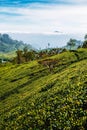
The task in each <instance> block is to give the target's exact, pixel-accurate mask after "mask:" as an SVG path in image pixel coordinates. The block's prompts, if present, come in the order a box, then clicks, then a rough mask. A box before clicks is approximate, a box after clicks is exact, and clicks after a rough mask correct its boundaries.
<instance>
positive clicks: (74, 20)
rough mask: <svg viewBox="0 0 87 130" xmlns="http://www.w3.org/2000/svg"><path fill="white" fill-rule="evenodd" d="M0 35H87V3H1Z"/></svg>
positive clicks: (52, 0) (6, 0) (63, 0)
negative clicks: (5, 33) (0, 33)
mask: <svg viewBox="0 0 87 130" xmlns="http://www.w3.org/2000/svg"><path fill="white" fill-rule="evenodd" d="M0 32H2V33H3V32H11V33H33V34H34V33H35V34H38V33H42V34H61V33H63V34H74V33H83V34H86V33H87V0H0Z"/></svg>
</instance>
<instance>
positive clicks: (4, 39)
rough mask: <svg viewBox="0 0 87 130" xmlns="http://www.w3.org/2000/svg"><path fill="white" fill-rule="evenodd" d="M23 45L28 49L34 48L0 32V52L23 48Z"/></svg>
mask: <svg viewBox="0 0 87 130" xmlns="http://www.w3.org/2000/svg"><path fill="white" fill-rule="evenodd" d="M24 47H27V48H28V49H29V50H31V49H34V48H33V47H32V46H31V45H30V44H26V43H24V42H23V41H18V40H13V39H12V38H11V37H10V36H9V35H8V34H0V52H3V53H8V52H12V51H16V50H18V49H20V50H23V49H24Z"/></svg>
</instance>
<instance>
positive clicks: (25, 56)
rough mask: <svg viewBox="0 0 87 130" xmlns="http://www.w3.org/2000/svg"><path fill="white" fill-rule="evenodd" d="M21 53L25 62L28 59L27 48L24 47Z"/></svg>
mask: <svg viewBox="0 0 87 130" xmlns="http://www.w3.org/2000/svg"><path fill="white" fill-rule="evenodd" d="M23 52H24V54H23V56H24V58H25V61H26V62H27V61H28V59H29V58H28V48H27V47H24V49H23Z"/></svg>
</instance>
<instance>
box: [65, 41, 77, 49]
mask: <svg viewBox="0 0 87 130" xmlns="http://www.w3.org/2000/svg"><path fill="white" fill-rule="evenodd" d="M67 45H68V46H70V50H71V49H72V47H74V46H75V45H76V40H75V39H70V40H69V42H68V43H67Z"/></svg>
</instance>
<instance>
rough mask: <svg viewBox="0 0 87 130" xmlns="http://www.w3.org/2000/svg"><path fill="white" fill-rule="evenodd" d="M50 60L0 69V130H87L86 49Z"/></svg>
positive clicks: (62, 54)
mask: <svg viewBox="0 0 87 130" xmlns="http://www.w3.org/2000/svg"><path fill="white" fill-rule="evenodd" d="M49 58H50V60H53V59H54V60H56V61H57V62H56V64H55V65H54V67H53V69H52V71H50V70H49V68H48V67H47V66H43V65H42V64H39V63H38V60H35V61H31V62H28V63H23V64H20V65H18V64H12V63H7V64H1V65H0V130H87V49H78V50H77V51H71V52H69V51H66V52H63V53H61V54H58V55H55V56H51V57H49ZM47 59H48V58H45V60H47ZM41 61H43V59H41Z"/></svg>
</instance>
